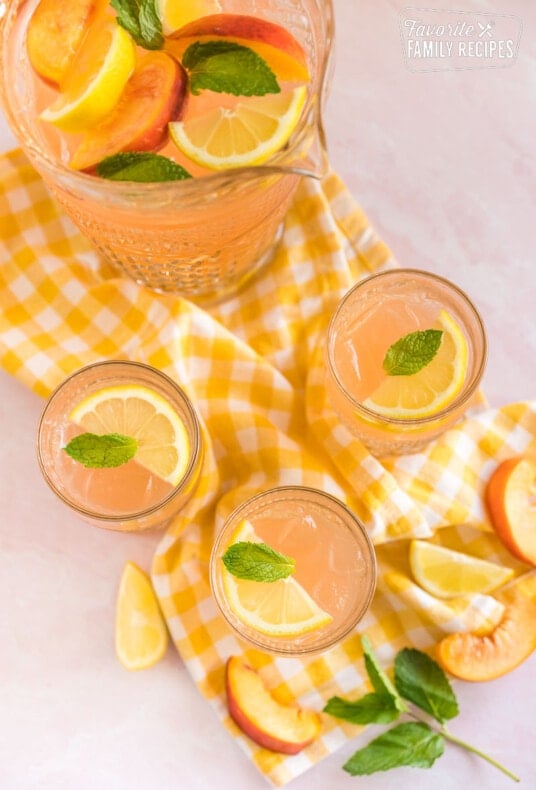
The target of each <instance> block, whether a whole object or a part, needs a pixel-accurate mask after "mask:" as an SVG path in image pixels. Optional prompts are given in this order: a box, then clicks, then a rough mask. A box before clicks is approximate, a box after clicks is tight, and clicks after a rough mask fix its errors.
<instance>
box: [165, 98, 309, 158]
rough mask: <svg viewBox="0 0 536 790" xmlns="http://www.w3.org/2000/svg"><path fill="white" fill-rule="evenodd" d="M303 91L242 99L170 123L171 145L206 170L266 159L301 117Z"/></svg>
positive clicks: (281, 145) (279, 147)
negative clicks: (233, 103)
mask: <svg viewBox="0 0 536 790" xmlns="http://www.w3.org/2000/svg"><path fill="white" fill-rule="evenodd" d="M306 95H307V89H306V88H305V87H304V86H301V87H299V88H295V89H294V90H292V91H287V92H284V93H276V94H271V93H270V94H267V95H266V96H252V97H247V98H246V99H244V100H243V101H240V102H238V103H237V104H236V105H235V106H234V107H233V108H226V107H217V108H215V109H213V110H210V111H208V112H206V113H204V114H203V115H198V116H195V115H192V116H191V117H190V118H188V116H186V117H185V119H184V120H183V121H176V122H174V123H170V124H169V132H170V135H171V138H172V139H173V141H174V143H175V145H176V146H177V147H178V148H179V149H180V150H181V151H182V153H183V154H185V155H186V156H187V157H188V158H189V159H191V160H192V161H194V162H196V163H197V164H198V165H201V166H203V167H207V168H210V169H211V170H226V169H227V168H232V167H246V166H249V165H258V164H262V163H263V162H266V160H267V159H269V158H270V157H271V156H273V154H275V153H276V152H277V151H279V150H280V149H281V148H282V147H283V146H284V145H285V144H286V142H287V141H288V139H289V137H290V136H291V134H292V132H293V131H294V129H295V128H296V125H297V123H298V121H299V119H300V115H301V113H302V110H303V107H304V104H305V98H306Z"/></svg>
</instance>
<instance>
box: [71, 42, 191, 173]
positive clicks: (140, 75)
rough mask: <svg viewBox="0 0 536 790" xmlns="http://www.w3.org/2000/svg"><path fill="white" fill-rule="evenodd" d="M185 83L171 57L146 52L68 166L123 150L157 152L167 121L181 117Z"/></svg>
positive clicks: (79, 167)
mask: <svg viewBox="0 0 536 790" xmlns="http://www.w3.org/2000/svg"><path fill="white" fill-rule="evenodd" d="M186 84H187V78H186V73H185V72H184V69H183V68H182V66H181V65H180V64H179V63H177V61H176V60H175V59H174V58H172V57H171V56H170V55H168V54H166V53H165V52H159V51H154V52H148V53H147V54H146V55H144V56H143V58H142V59H141V60H140V61H139V63H138V65H137V66H136V69H135V71H134V73H133V74H132V76H131V77H130V79H129V81H128V82H127V84H126V86H125V89H124V91H123V93H122V94H121V97H120V99H119V101H118V103H117V104H116V106H115V107H114V109H113V110H112V112H111V113H110V114H109V115H107V116H106V117H105V118H104V120H103V121H102V122H101V123H100V124H99V125H98V126H96V127H95V128H93V129H91V130H90V131H88V132H87V133H86V134H85V136H84V137H83V139H82V142H81V143H80V146H79V147H78V148H77V150H76V151H75V152H74V154H73V157H72V159H71V163H70V165H71V167H72V168H74V169H75V170H88V169H90V168H92V167H94V166H95V165H97V164H98V163H99V162H101V161H102V160H103V159H105V158H106V157H108V156H112V155H113V154H117V153H119V152H123V151H156V150H157V149H158V148H160V147H161V146H162V144H163V143H164V142H165V140H166V137H167V128H168V123H169V122H170V121H173V120H176V119H177V118H178V117H179V116H180V113H181V111H182V108H183V105H184V100H185V96H186Z"/></svg>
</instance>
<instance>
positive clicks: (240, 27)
mask: <svg viewBox="0 0 536 790" xmlns="http://www.w3.org/2000/svg"><path fill="white" fill-rule="evenodd" d="M218 39H224V40H225V41H232V42H235V43H237V44H241V45H242V46H245V47H249V48H250V49H253V50H254V51H255V52H256V53H257V55H259V56H260V57H261V58H263V59H264V60H265V61H266V62H267V63H268V65H269V66H270V68H271V69H272V71H273V72H274V74H275V75H276V77H278V78H279V79H280V80H283V81H287V80H288V81H292V82H293V81H297V82H307V81H308V80H309V70H308V68H307V58H306V56H305V52H304V50H303V47H302V46H301V44H300V43H299V42H298V41H297V40H296V38H295V37H294V36H293V35H292V34H291V33H289V32H288V30H285V28H283V27H281V26H280V25H277V24H275V23H274V22H269V21H268V20H266V19H259V18H258V17H253V16H248V15H247V14H211V15H210V16H205V17H202V18H201V19H197V20H196V21H195V22H190V23H189V24H187V25H184V26H183V27H181V28H179V30H176V31H175V32H174V33H171V35H170V36H169V37H168V38H167V39H166V48H167V49H169V51H170V52H172V53H173V55H175V57H176V58H178V59H179V60H180V59H181V58H182V56H183V54H184V52H185V51H186V50H187V49H188V47H189V46H190V44H193V43H195V42H200V43H205V42H207V41H214V40H218Z"/></svg>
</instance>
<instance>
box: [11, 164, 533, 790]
mask: <svg viewBox="0 0 536 790" xmlns="http://www.w3.org/2000/svg"><path fill="white" fill-rule="evenodd" d="M0 228H1V241H0V307H1V312H0V356H1V361H2V365H3V367H4V368H5V369H6V370H7V371H8V372H9V373H11V374H13V375H14V376H16V377H17V378H18V379H19V380H21V381H22V382H24V383H25V384H26V385H27V386H28V387H30V388H32V389H33V390H34V391H35V392H38V393H39V394H41V395H42V396H46V395H48V394H49V393H50V391H51V390H52V389H53V388H54V387H55V386H56V385H57V384H59V383H60V382H61V381H62V380H63V379H64V378H65V377H66V376H67V375H68V374H69V373H72V372H73V371H74V370H76V369H77V368H79V367H81V366H82V365H85V364H88V363H90V362H94V361H96V360H101V359H105V358H128V359H133V360H138V361H141V362H146V363H149V364H151V365H153V366H155V367H157V368H160V369H161V370H163V371H165V372H166V373H167V374H168V375H170V376H171V377H173V378H174V379H176V380H177V381H178V382H179V383H180V384H181V385H182V387H183V388H184V389H185V390H186V391H187V393H188V394H189V396H190V397H191V399H192V401H193V402H194V404H195V405H196V407H197V410H198V413H199V415H200V419H201V423H202V430H203V434H204V439H205V443H206V447H207V453H206V459H205V465H204V469H203V475H202V479H201V483H200V485H199V488H198V489H197V491H196V494H195V496H194V498H193V499H192V500H191V501H190V502H189V503H188V504H187V506H186V507H185V509H184V511H183V512H182V513H181V514H180V515H179V516H178V517H176V518H175V519H174V521H173V522H172V524H171V526H170V527H169V528H168V530H167V532H166V533H165V534H164V535H163V536H162V539H161V541H160V543H159V545H158V548H157V551H156V554H155V557H154V562H153V568H152V578H153V582H154V586H155V589H156V591H157V594H158V596H159V599H160V602H161V605H162V609H163V612H164V614H165V617H166V619H167V623H168V625H169V629H170V632H171V635H172V637H173V640H174V642H175V645H176V647H177V649H178V651H179V653H180V655H181V657H182V659H183V660H184V662H185V664H186V666H187V667H188V669H189V671H190V673H191V676H192V678H193V680H194V682H195V683H196V685H197V687H198V688H199V690H200V691H201V693H202V694H203V695H204V696H205V697H206V698H207V700H208V701H209V702H210V704H211V705H212V706H213V708H214V709H215V711H216V713H217V715H218V716H219V718H220V719H221V721H222V723H223V724H224V726H225V727H226V728H227V729H228V730H229V732H230V733H231V734H232V735H233V736H234V737H235V738H237V739H238V740H239V742H240V744H241V745H242V747H243V749H244V750H245V751H246V753H247V754H248V755H249V757H250V758H251V760H252V761H253V762H254V764H255V765H256V766H257V768H258V769H259V770H260V771H261V772H262V773H263V774H264V775H265V776H266V777H267V779H268V780H269V781H271V782H272V783H273V784H275V785H283V784H285V783H286V782H288V781H290V780H291V779H293V778H294V777H296V776H298V775H299V774H301V773H302V772H303V771H305V770H306V769H308V768H310V767H311V766H312V765H314V764H315V763H316V762H318V761H319V760H321V759H322V758H323V757H325V756H326V755H328V754H329V753H331V752H333V751H334V750H336V749H337V748H338V747H340V746H341V745H342V744H344V743H345V742H346V741H347V740H348V739H349V738H353V737H355V735H356V734H357V733H358V732H359V731H360V730H359V728H357V727H355V726H352V725H347V724H344V723H341V722H339V721H337V720H335V719H332V718H331V717H329V716H327V715H325V714H324V715H323V724H324V726H323V732H322V735H321V737H320V738H319V739H318V740H317V741H316V742H315V743H313V744H312V745H311V746H310V747H308V748H307V749H306V750H304V751H303V752H302V753H300V754H299V755H296V756H293V757H287V756H283V755H280V754H275V753H273V752H270V751H267V750H264V749H261V748H259V747H257V746H256V745H255V744H254V743H252V742H251V741H250V740H249V739H248V738H246V737H245V736H244V735H242V734H241V733H240V732H239V730H238V729H237V727H236V726H235V725H234V723H233V722H232V721H231V720H230V718H229V715H228V712H227V707H226V702H225V695H224V664H225V660H226V658H227V657H228V656H230V655H232V654H238V655H245V656H246V657H247V659H248V661H249V662H250V663H251V664H252V665H253V666H255V667H256V668H258V669H259V670H260V672H261V674H262V676H263V678H264V680H265V681H266V683H267V684H268V686H269V687H270V688H272V689H273V690H274V691H275V692H276V693H277V695H278V697H279V699H281V700H297V701H298V702H299V703H300V704H301V705H304V706H307V707H311V708H314V709H316V710H318V711H320V710H321V709H322V707H323V706H324V704H325V702H326V700H327V699H328V698H329V697H331V696H333V695H341V696H346V697H353V698H355V697H357V696H360V695H361V694H362V693H365V691H367V690H369V688H368V686H367V681H366V674H365V671H364V667H363V660H362V658H363V657H362V652H361V648H360V638H359V634H360V633H361V632H364V631H366V632H367V633H368V635H369V636H370V638H371V640H372V642H373V644H374V646H375V648H376V650H377V652H378V655H379V657H380V661H381V662H382V664H384V665H385V666H386V667H387V666H390V664H391V662H392V660H393V658H394V655H395V654H396V652H397V651H398V650H399V649H400V648H401V647H402V646H404V645H413V646H416V647H419V648H421V649H428V648H431V647H432V646H433V645H434V644H435V643H436V642H437V640H438V639H439V638H441V636H442V635H444V634H445V633H446V632H452V631H459V630H474V629H476V628H481V627H491V626H492V625H494V624H495V623H496V622H497V621H498V619H499V618H500V617H501V614H502V612H503V604H502V603H501V601H500V595H497V596H490V595H475V596H472V597H469V598H458V599H455V600H449V601H445V600H441V601H440V600H438V599H436V598H434V597H432V596H430V595H428V594H427V593H425V592H424V591H423V590H422V589H421V588H420V587H418V586H417V585H416V584H414V582H413V581H412V579H411V573H410V571H409V565H408V546H409V541H410V539H411V538H414V537H420V538H431V539H433V540H434V541H436V542H440V543H442V544H443V545H446V546H449V547H451V548H456V549H461V550H464V551H466V552H469V553H472V554H474V555H476V556H479V557H484V558H488V559H490V560H494V561H499V562H503V563H504V564H505V565H508V566H510V567H513V568H514V569H515V571H516V575H517V576H516V578H517V577H519V576H520V575H521V574H523V573H525V572H526V571H527V570H528V569H527V567H526V566H523V565H522V564H521V563H517V562H516V561H514V560H513V558H512V557H511V556H510V555H509V554H507V553H506V551H505V550H504V549H503V548H502V547H501V545H500V544H499V542H498V540H497V539H496V538H495V536H494V534H493V533H492V532H491V531H490V526H489V523H488V521H487V517H486V513H485V511H484V509H483V505H482V493H483V488H484V485H485V483H486V480H487V479H488V478H489V476H490V474H491V472H492V471H493V469H494V468H495V467H496V465H497V463H498V462H499V461H501V460H502V459H504V458H507V457H509V456H511V455H514V454H518V453H524V452H535V451H536V402H533V403H519V404H514V405H510V406H507V407H506V408H503V409H499V410H496V409H489V408H484V407H481V408H480V409H478V410H476V411H474V412H473V413H472V414H471V416H470V417H468V418H467V419H465V420H464V421H463V422H461V423H460V424H458V425H457V426H456V427H455V428H453V429H451V430H449V431H448V432H447V433H446V434H445V435H444V436H443V437H442V438H441V439H439V440H437V441H435V442H434V443H432V444H431V445H430V446H429V448H428V449H427V450H426V452H423V453H419V454H415V455H411V456H407V457H402V458H398V459H397V460H389V461H388V462H383V463H381V462H380V461H379V460H377V459H376V458H374V457H372V456H371V455H370V454H369V453H368V452H367V451H366V450H365V448H364V447H363V446H362V445H361V444H360V442H358V441H357V440H356V439H354V438H352V436H351V435H349V434H348V433H347V432H346V430H345V429H344V428H342V427H341V426H340V425H338V424H337V421H336V418H335V417H334V415H333V414H332V413H331V411H330V408H329V405H328V404H327V403H326V401H325V399H324V390H323V387H322V382H321V366H320V361H319V348H320V347H321V345H322V343H321V340H322V338H323V336H324V333H325V330H326V326H327V323H328V320H329V317H330V315H331V313H332V311H333V309H334V307H335V305H336V303H337V302H338V301H339V299H340V298H341V296H342V295H343V294H344V293H345V292H346V291H347V289H348V288H349V287H350V286H351V285H352V283H353V282H354V281H355V280H357V279H359V278H361V277H364V276H366V275H369V274H370V273H371V272H374V271H377V270H379V269H381V268H385V267H389V266H393V265H394V261H393V260H392V258H391V256H390V253H389V250H388V249H387V248H386V247H385V245H384V244H383V243H382V242H381V240H380V239H378V238H377V236H376V234H375V233H374V231H373V230H372V228H371V227H370V226H369V224H368V222H367V219H366V217H365V216H364V214H363V213H362V211H361V210H360V209H359V208H358V207H357V206H356V205H355V203H354V202H353V200H352V198H351V197H350V195H349V194H348V192H347V190H346V189H345V187H344V185H343V184H342V183H341V181H340V180H339V178H338V177H337V176H336V175H334V174H333V173H332V174H329V175H328V176H326V178H325V179H324V180H323V181H321V182H317V181H312V180H304V181H303V183H302V184H301V185H300V188H299V191H298V193H297V196H296V199H295V201H294V204H293V206H292V209H291V211H290V212H289V215H288V218H287V222H286V229H285V233H284V237H283V242H282V244H281V246H280V248H279V250H278V252H277V255H276V257H275V259H274V261H273V262H272V263H271V264H270V266H269V267H267V268H266V269H265V270H264V271H263V272H262V273H261V274H260V275H259V276H258V277H257V278H256V279H255V281H254V282H252V283H251V284H250V285H249V286H248V287H247V288H246V289H245V290H243V291H242V292H241V293H240V295H239V296H237V297H236V298H232V299H230V300H229V301H227V302H226V303H224V304H221V305H219V306H217V307H213V308H211V309H208V310H202V309H200V308H198V307H196V306H195V305H193V304H191V303H190V302H189V301H187V300H186V299H183V298H180V297H177V296H174V295H161V294H155V293H152V292H151V291H149V290H147V289H145V288H142V287H140V286H138V285H136V284H135V283H133V282H130V281H128V280H125V279H121V278H120V277H117V276H116V275H115V274H114V272H113V271H111V270H110V269H109V267H108V266H107V265H106V264H105V263H103V261H102V260H100V259H99V257H98V256H97V254H96V253H95V252H94V251H93V250H92V249H91V248H90V247H89V246H88V244H87V242H86V241H85V240H84V239H83V238H82V237H81V236H80V234H79V233H78V231H77V230H76V229H75V228H74V227H73V225H72V224H71V223H70V222H69V221H68V220H67V219H66V218H65V217H64V216H63V215H62V214H61V212H60V210H59V209H58V207H57V206H56V205H55V203H54V202H53V201H52V200H51V199H50V198H49V196H48V194H47V192H46V190H45V188H44V186H43V183H42V181H41V180H40V178H39V177H38V176H37V174H36V173H35V171H34V170H33V169H32V168H31V166H30V165H29V164H28V163H27V161H26V159H25V158H24V156H23V155H22V154H21V153H20V152H18V151H14V152H12V153H9V154H7V155H6V156H4V157H3V158H1V159H0ZM288 484H304V485H308V486H313V487H316V488H320V489H323V490H325V491H329V492H330V493H332V494H334V495H335V496H338V497H339V498H340V499H342V500H343V501H344V502H346V503H347V504H348V505H349V506H350V507H351V508H352V509H353V510H354V511H355V512H356V513H357V514H358V516H359V517H360V518H361V519H362V521H363V522H364V523H365V524H366V526H367V528H368V530H369V534H370V536H371V537H372V539H373V541H374V543H375V545H376V549H377V555H378V563H379V583H378V589H377V593H376V596H375V598H374V601H373V604H372V606H371V608H370V611H369V612H368V614H367V615H366V616H365V618H364V620H363V621H362V622H361V624H360V625H359V627H358V629H357V631H356V632H355V633H353V634H352V635H351V636H349V637H348V638H347V639H345V640H344V641H343V642H342V643H341V644H340V645H339V646H337V647H335V648H333V649H331V650H329V651H328V652H326V653H324V654H321V655H318V656H315V657H313V658H309V659H289V658H285V659H278V658H273V657H270V656H267V655H265V654H263V653H260V652H258V651H255V650H253V649H246V648H245V646H244V645H242V644H241V643H239V642H238V641H237V640H236V638H235V637H234V636H233V635H232V634H231V632H230V631H229V630H228V628H227V626H226V624H225V622H224V621H223V619H222V618H221V617H220V616H219V614H218V612H217V609H216V606H215V603H214V601H213V599H212V597H211V594H210V589H209V584H208V560H209V555H210V549H211V544H212V540H213V536H214V533H215V531H216V530H218V529H219V528H220V527H221V525H222V523H223V521H224V519H225V517H226V516H227V515H228V513H229V512H230V511H231V510H232V508H233V507H234V506H235V505H236V504H238V503H239V502H241V501H243V499H244V498H245V497H246V496H248V495H250V494H253V493H256V492H258V491H260V490H263V489H266V488H268V487H272V486H277V485H288Z"/></svg>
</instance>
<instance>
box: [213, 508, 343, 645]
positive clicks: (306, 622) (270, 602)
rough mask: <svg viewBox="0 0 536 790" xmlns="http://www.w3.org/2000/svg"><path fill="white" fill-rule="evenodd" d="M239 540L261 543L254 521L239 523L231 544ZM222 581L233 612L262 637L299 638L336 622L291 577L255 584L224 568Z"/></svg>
mask: <svg viewBox="0 0 536 790" xmlns="http://www.w3.org/2000/svg"><path fill="white" fill-rule="evenodd" d="M239 541H252V542H255V543H259V542H261V541H260V538H259V537H258V535H256V533H255V531H254V529H253V526H252V524H251V522H249V521H247V520H244V521H242V522H241V523H240V525H239V526H238V528H237V530H236V531H235V533H234V534H233V537H232V539H231V541H230V544H229V545H231V544H233V543H238V542H239ZM222 581H223V588H224V590H225V595H226V598H227V603H228V605H229V608H230V609H231V611H232V612H233V613H234V614H235V615H236V617H238V619H239V620H240V621H241V622H242V623H244V624H245V625H247V626H249V627H250V628H253V629H255V630H256V631H258V632H259V633H261V634H267V635H269V636H286V637H293V636H299V635H301V634H305V633H307V632H309V631H314V630H316V629H317V628H322V626H324V625H327V624H328V623H330V622H331V621H332V619H333V618H332V616H331V615H330V614H328V612H325V611H324V610H323V609H321V608H320V607H319V606H318V604H317V603H316V602H315V601H314V600H313V599H312V598H311V596H310V595H309V593H308V592H307V591H306V590H305V589H304V588H303V587H302V586H301V584H299V582H297V581H296V579H294V578H293V577H292V576H289V577H287V578H286V579H279V580H278V581H275V582H270V583H265V582H255V581H249V580H247V579H238V578H237V577H236V576H233V574H232V573H229V571H228V570H227V569H226V568H223V570H222Z"/></svg>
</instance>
